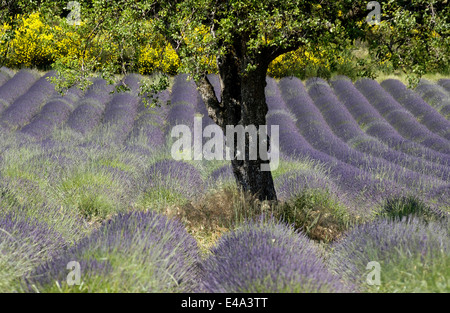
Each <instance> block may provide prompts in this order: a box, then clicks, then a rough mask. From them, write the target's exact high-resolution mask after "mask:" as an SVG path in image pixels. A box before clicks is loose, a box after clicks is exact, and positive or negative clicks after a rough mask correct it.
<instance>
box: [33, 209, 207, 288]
mask: <svg viewBox="0 0 450 313" xmlns="http://www.w3.org/2000/svg"><path fill="white" fill-rule="evenodd" d="M70 261H77V262H79V263H80V265H81V266H80V269H81V274H82V280H83V281H89V280H94V279H95V277H96V276H97V277H98V276H100V277H104V278H105V280H106V281H113V283H112V285H111V286H112V288H115V291H120V290H121V288H124V287H123V286H126V285H127V284H129V283H130V280H131V281H132V282H133V283H134V284H135V286H134V288H136V289H140V290H147V291H148V292H158V291H159V292H160V291H165V292H174V291H182V292H188V291H195V290H196V288H197V287H196V286H197V283H198V274H199V268H198V263H199V261H200V260H199V255H198V248H197V243H196V241H195V239H194V238H193V237H192V236H190V235H189V234H188V233H187V232H186V230H185V228H184V226H183V225H182V224H181V222H179V221H176V220H168V219H167V218H166V217H165V216H163V215H159V214H157V213H155V212H133V213H124V214H122V213H121V214H119V215H118V216H116V217H114V218H113V219H111V220H109V221H106V222H105V223H104V224H103V225H102V227H101V228H100V229H98V230H96V231H94V232H93V233H92V234H91V235H89V236H88V237H86V238H84V239H82V240H81V241H80V242H78V243H77V244H76V245H75V246H74V247H72V248H70V249H69V250H68V251H67V252H66V253H65V254H64V255H63V256H61V257H59V258H55V259H54V260H52V261H50V262H48V263H46V264H44V265H42V266H40V267H38V268H37V269H36V270H35V271H34V273H33V274H32V276H31V277H33V278H32V279H29V280H28V282H27V283H28V286H29V288H30V291H33V290H34V289H33V288H32V286H33V285H35V286H36V287H37V288H38V289H44V290H45V287H46V286H49V285H51V284H54V282H55V281H56V282H59V284H60V285H63V284H64V283H65V281H66V277H67V270H66V266H67V264H68V262H70ZM124 263H126V264H127V266H128V265H130V264H133V265H135V268H136V269H138V271H137V272H136V273H129V272H122V269H121V268H123V265H124ZM142 271H144V273H142ZM133 274H134V275H133ZM133 276H134V279H133ZM122 285H123V286H122ZM93 291H95V290H93Z"/></svg>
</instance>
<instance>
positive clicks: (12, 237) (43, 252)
mask: <svg viewBox="0 0 450 313" xmlns="http://www.w3.org/2000/svg"><path fill="white" fill-rule="evenodd" d="M0 242H1V243H2V244H6V243H7V245H8V246H9V247H10V248H12V247H16V248H17V249H19V250H20V251H22V252H24V253H25V254H24V255H20V257H22V258H24V259H30V260H35V262H37V263H39V262H42V261H46V260H50V259H51V258H53V257H54V256H55V255H57V254H58V253H60V252H61V251H63V250H64V249H65V248H66V246H67V244H68V243H67V242H66V241H65V240H64V238H63V237H62V236H61V234H59V233H58V232H57V231H55V230H54V229H52V228H51V227H50V226H49V225H45V224H43V223H41V222H39V221H37V220H36V219H32V218H31V217H28V216H27V215H26V212H25V210H24V209H23V208H20V207H19V208H17V210H16V211H12V210H4V209H3V208H2V210H1V211H0ZM16 261H17V262H20V260H16Z"/></svg>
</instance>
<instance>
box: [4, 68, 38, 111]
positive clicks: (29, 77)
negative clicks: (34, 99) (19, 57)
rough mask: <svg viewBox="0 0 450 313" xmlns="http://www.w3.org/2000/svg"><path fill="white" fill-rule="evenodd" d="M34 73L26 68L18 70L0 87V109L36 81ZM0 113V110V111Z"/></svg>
mask: <svg viewBox="0 0 450 313" xmlns="http://www.w3.org/2000/svg"><path fill="white" fill-rule="evenodd" d="M36 79H37V78H36V75H35V74H33V73H32V72H30V71H28V70H20V71H19V72H17V73H16V74H15V75H14V76H13V77H12V78H11V79H9V80H8V81H7V82H5V83H4V84H3V85H2V86H1V87H0V100H1V101H0V103H3V106H0V110H2V109H5V106H7V105H10V104H11V103H12V102H13V101H14V100H16V99H17V98H19V97H20V96H21V95H22V94H23V93H24V92H26V91H27V90H28V89H29V88H30V87H31V86H32V85H33V83H35V82H36ZM0 113H1V111H0Z"/></svg>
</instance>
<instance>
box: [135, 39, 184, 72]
mask: <svg viewBox="0 0 450 313" xmlns="http://www.w3.org/2000/svg"><path fill="white" fill-rule="evenodd" d="M138 66H139V73H141V74H143V75H145V74H151V73H153V71H154V70H155V69H157V68H159V69H162V71H163V72H165V73H167V74H171V75H174V74H176V73H177V69H178V67H179V66H180V59H179V58H178V56H177V54H176V52H175V50H173V48H172V47H171V46H170V44H164V42H163V41H162V40H161V42H159V43H158V44H154V43H153V44H148V45H146V46H144V47H142V48H141V49H140V53H139V59H138Z"/></svg>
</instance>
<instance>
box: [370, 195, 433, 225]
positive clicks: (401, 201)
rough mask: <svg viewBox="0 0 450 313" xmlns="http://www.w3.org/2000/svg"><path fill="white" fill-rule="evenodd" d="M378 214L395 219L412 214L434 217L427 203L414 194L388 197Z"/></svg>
mask: <svg viewBox="0 0 450 313" xmlns="http://www.w3.org/2000/svg"><path fill="white" fill-rule="evenodd" d="M378 214H379V216H383V217H388V218H391V219H393V220H402V219H403V218H404V217H412V216H419V217H423V218H425V219H430V218H432V217H433V214H432V212H431V211H430V209H429V208H428V207H427V206H426V205H425V203H423V201H422V200H420V199H419V198H418V197H416V196H413V195H409V196H401V197H399V198H390V199H387V200H386V201H385V203H384V205H383V207H382V210H381V212H380V213H378ZM434 217H435V216H434Z"/></svg>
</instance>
